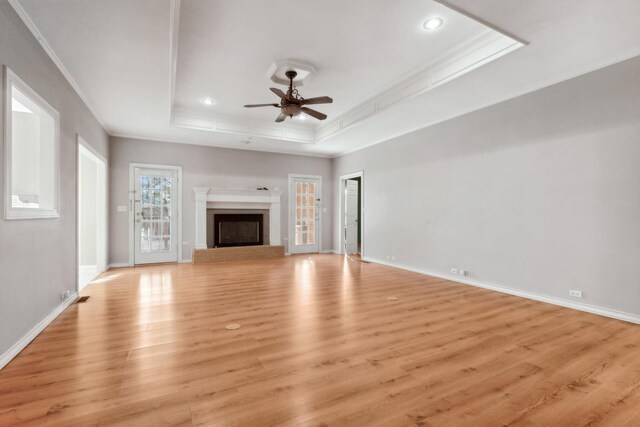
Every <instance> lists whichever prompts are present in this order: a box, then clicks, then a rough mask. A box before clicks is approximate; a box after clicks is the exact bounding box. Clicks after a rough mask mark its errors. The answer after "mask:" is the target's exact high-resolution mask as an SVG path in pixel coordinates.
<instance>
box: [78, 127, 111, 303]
mask: <svg viewBox="0 0 640 427" xmlns="http://www.w3.org/2000/svg"><path fill="white" fill-rule="evenodd" d="M106 185H107V168H106V161H105V159H104V158H103V157H102V156H100V155H99V154H97V153H96V152H95V151H94V150H93V149H92V148H91V146H90V145H89V144H87V142H86V141H85V140H84V139H82V137H80V136H78V291H81V290H82V288H84V287H85V286H86V285H87V284H88V283H89V282H91V280H93V279H94V278H95V277H96V276H97V275H98V274H100V273H102V272H103V271H105V270H106V269H107V211H106V209H107V190H106Z"/></svg>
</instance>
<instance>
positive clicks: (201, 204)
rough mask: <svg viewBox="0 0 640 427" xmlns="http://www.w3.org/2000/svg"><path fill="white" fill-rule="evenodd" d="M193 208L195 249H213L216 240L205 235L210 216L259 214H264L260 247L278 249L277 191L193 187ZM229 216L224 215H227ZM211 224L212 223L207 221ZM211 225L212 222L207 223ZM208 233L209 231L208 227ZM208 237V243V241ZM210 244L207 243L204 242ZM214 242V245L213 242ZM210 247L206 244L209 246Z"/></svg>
mask: <svg viewBox="0 0 640 427" xmlns="http://www.w3.org/2000/svg"><path fill="white" fill-rule="evenodd" d="M193 190H194V193H195V198H196V204H195V227H196V236H195V237H196V242H195V249H207V247H208V246H211V247H212V246H214V245H213V244H212V243H214V241H215V239H214V238H212V237H213V236H211V233H209V235H208V233H207V222H208V219H209V218H211V214H210V212H211V211H212V210H213V211H214V212H216V213H217V212H218V211H220V212H221V213H256V214H257V213H259V211H260V212H263V215H264V219H263V228H262V231H263V234H262V235H263V245H271V246H280V245H281V233H280V230H281V217H280V198H281V196H282V192H281V191H279V190H277V189H276V190H238V189H223V188H213V187H194V189H193ZM227 210H229V211H228V212H224V211H227ZM209 221H211V219H209ZM210 224H211V222H210ZM210 229H211V227H210ZM208 237H209V239H208ZM207 240H209V242H207ZM212 240H214V241H212ZM208 243H209V244H208Z"/></svg>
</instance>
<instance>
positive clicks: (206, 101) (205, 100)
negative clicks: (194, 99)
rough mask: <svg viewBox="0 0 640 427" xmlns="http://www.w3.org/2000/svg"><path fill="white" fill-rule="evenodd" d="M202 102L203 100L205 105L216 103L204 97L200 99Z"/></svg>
mask: <svg viewBox="0 0 640 427" xmlns="http://www.w3.org/2000/svg"><path fill="white" fill-rule="evenodd" d="M202 102H204V103H205V104H206V105H213V104H215V103H216V101H214V100H213V99H211V98H205V99H203V100H202Z"/></svg>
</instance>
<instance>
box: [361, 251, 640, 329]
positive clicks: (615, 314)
mask: <svg viewBox="0 0 640 427" xmlns="http://www.w3.org/2000/svg"><path fill="white" fill-rule="evenodd" d="M363 260H364V261H368V262H373V263H376V264H382V265H386V266H388V267H395V268H399V269H401V270H407V271H411V272H414V273H419V274H424V275H426V276H432V277H438V278H440V279H446V280H450V281H452V282H457V283H462V284H464V285H470V286H476V287H478V288H484V289H489V290H491V291H496V292H502V293H504V294H509V295H515V296H518V297H522V298H528V299H532V300H536V301H541V302H546V303H548V304H553V305H559V306H561V307H566V308H572V309H574V310H579V311H586V312H587V313H592V314H598V315H600V316H605V317H611V318H613V319H618V320H624V321H625V322H631V323H637V324H640V315H637V314H632V313H625V312H623V311H617V310H612V309H609V308H603V307H597V306H594V305H589V304H584V303H578V302H575V301H568V300H564V299H562V298H556V297H550V296H545V295H539V294H536V293H532V292H527V291H521V290H518V289H513V288H509V287H507V286H502V285H497V284H495V283H487V282H481V281H479V280H473V279H469V278H462V277H460V276H454V275H450V274H445V273H438V272H435V271H428V270H423V269H419V268H414V267H409V266H406V265H401V264H395V263H391V262H387V261H383V260H379V259H376V258H370V257H366V258H363Z"/></svg>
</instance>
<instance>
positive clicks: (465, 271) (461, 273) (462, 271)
mask: <svg viewBox="0 0 640 427" xmlns="http://www.w3.org/2000/svg"><path fill="white" fill-rule="evenodd" d="M458 274H459V275H461V276H466V275H467V270H458Z"/></svg>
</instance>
